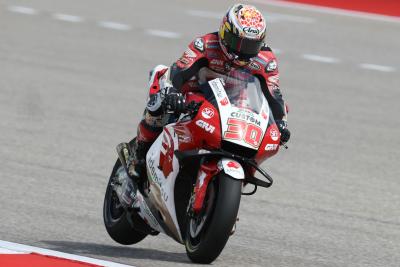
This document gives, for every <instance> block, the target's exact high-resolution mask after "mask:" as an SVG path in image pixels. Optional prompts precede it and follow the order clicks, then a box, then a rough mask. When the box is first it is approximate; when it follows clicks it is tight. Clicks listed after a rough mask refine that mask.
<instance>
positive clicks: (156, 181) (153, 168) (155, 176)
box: [149, 158, 161, 187]
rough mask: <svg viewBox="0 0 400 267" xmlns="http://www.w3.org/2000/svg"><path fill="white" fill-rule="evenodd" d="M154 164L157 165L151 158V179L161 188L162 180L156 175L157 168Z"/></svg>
mask: <svg viewBox="0 0 400 267" xmlns="http://www.w3.org/2000/svg"><path fill="white" fill-rule="evenodd" d="M154 163H155V162H154V159H152V158H150V160H149V169H150V171H149V173H150V177H151V179H152V180H153V181H154V182H155V183H156V184H157V185H158V186H160V187H161V180H160V178H159V177H158V175H157V173H156V168H155V166H154Z"/></svg>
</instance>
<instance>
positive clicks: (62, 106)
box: [0, 0, 400, 267]
mask: <svg viewBox="0 0 400 267" xmlns="http://www.w3.org/2000/svg"><path fill="white" fill-rule="evenodd" d="M229 4H230V3H227V2H223V1H197V2H190V3H189V2H188V1H184V0H182V1H177V0H173V1H168V3H167V1H162V0H160V1H146V2H143V3H142V2H138V1H132V0H129V1H128V0H118V1H117V0H113V1H105V0H86V1H53V0H31V1H28V0H21V1H17V0H3V1H1V3H0V133H1V134H0V147H1V149H0V181H1V186H0V205H1V209H0V211H1V215H0V239H1V240H7V241H11V242H18V243H24V244H28V245H34V246H39V247H44V248H49V249H54V250H59V251H63V252H67V253H75V254H78V255H84V256H89V257H94V258H99V259H106V260H111V261H116V262H120V263H125V264H131V265H135V266H141V267H145V266H146V267H147V266H172V265H174V266H187V264H188V263H190V262H189V261H188V259H187V258H186V255H185V252H184V247H183V246H181V245H180V244H178V243H175V242H174V241H173V240H172V239H170V238H168V237H166V236H162V235H159V236H157V237H149V238H146V239H145V240H144V241H143V242H141V243H139V244H137V245H135V246H127V247H124V246H120V245H118V244H116V243H114V242H113V241H112V240H111V239H110V238H109V237H108V236H107V234H106V231H105V229H104V226H103V222H102V203H103V195H104V192H105V187H106V183H107V178H108V175H109V172H110V171H111V167H112V164H113V162H114V160H115V158H116V153H115V150H114V147H115V145H116V144H117V143H118V142H120V141H123V140H128V139H130V138H131V137H132V136H133V135H134V134H135V128H136V123H137V122H138V121H139V119H140V115H141V112H142V109H143V107H144V99H145V97H146V93H147V92H146V82H147V76H148V70H149V69H151V68H152V67H153V66H155V65H156V64H158V63H163V64H170V63H171V62H172V61H173V60H175V59H176V58H178V57H179V56H180V54H181V53H182V51H184V49H185V47H186V44H187V43H188V42H189V41H190V40H191V39H192V38H193V36H196V35H200V34H202V33H206V32H209V31H213V30H215V29H216V27H217V26H218V25H219V20H217V19H213V18H204V17H203V18H201V17H199V14H203V15H204V16H209V17H212V16H213V14H214V13H204V12H203V13H201V12H200V13H199V12H198V11H199V10H200V11H208V12H217V13H222V12H223V11H224V10H225V9H226V8H227V6H229ZM16 5H17V6H28V7H31V8H34V10H35V11H37V12H31V11H32V10H31V11H28V12H22V13H21V12H15V8H14V11H10V6H16ZM258 6H259V7H260V8H261V9H262V10H265V11H268V12H270V13H271V19H270V20H271V21H270V22H271V23H270V24H269V40H270V42H269V43H270V45H271V46H272V47H273V48H274V47H275V48H279V50H280V53H279V55H278V59H279V62H280V70H281V84H282V89H283V92H284V95H285V97H286V99H287V101H288V103H289V105H290V114H289V125H290V129H291V131H292V140H291V141H290V144H289V149H288V150H285V151H281V153H280V154H279V155H278V156H277V157H275V158H274V159H271V160H270V161H268V162H267V163H266V164H264V167H266V168H267V169H268V170H269V171H270V173H271V175H272V176H273V177H274V178H275V184H274V185H273V186H272V187H271V188H270V189H265V190H262V189H261V190H259V192H258V194H256V195H255V196H252V197H243V200H242V203H241V209H240V221H239V223H238V227H237V232H236V234H235V235H234V236H233V237H232V238H231V239H230V240H229V242H228V244H227V246H226V248H225V250H224V251H223V253H222V254H221V255H220V257H219V258H218V259H217V260H216V261H215V262H214V264H213V265H214V266H230V267H232V266H243V265H246V266H307V267H309V266H399V262H400V209H399V205H400V180H399V176H400V172H399V167H398V166H399V165H398V160H399V158H400V152H399V151H400V149H399V148H400V139H399V133H400V119H399V111H400V109H399V99H400V90H399V84H400V53H399V47H400V35H399V34H398V33H399V31H400V24H399V23H395V22H385V21H377V20H369V19H365V18H353V17H348V16H335V15H332V14H321V13H316V12H311V11H306V10H296V9H291V8H283V7H276V6H271V7H268V6H266V5H262V4H259V5H258ZM11 10H12V9H11ZM188 10H192V13H191V14H192V15H190V14H189V13H187V12H188ZM193 10H194V11H197V13H196V12H193ZM17 11H18V9H17ZM20 11H21V9H20ZM25 11H26V9H25ZM27 13H28V14H27ZM29 13H30V14H29ZM55 13H63V14H71V15H76V16H80V18H84V20H83V21H79V20H77V21H75V22H68V21H65V20H64V21H61V20H59V19H54V17H53V16H54V14H55ZM193 14H197V16H194V15H193ZM266 14H267V13H266ZM64 18H65V17H64ZM70 18H71V17H70ZM72 20H74V19H72ZM75 20H76V19H75ZM70 21H71V19H70ZM99 21H117V22H120V23H124V24H123V25H125V24H126V25H130V27H124V26H121V25H119V26H118V25H117V26H116V27H115V25H116V24H113V25H114V27H111V28H110V27H108V28H105V27H104V26H103V27H101V26H99V24H98V23H99ZM103 25H104V24H103ZM108 25H110V24H108ZM112 28H114V29H112ZM115 28H119V30H117V29H115ZM149 29H150V30H152V31H149ZM154 30H163V31H170V32H173V33H178V34H172V33H165V32H162V33H163V34H161V35H163V36H164V37H161V36H159V35H160V34H159V33H160V32H157V31H154ZM154 32H155V33H156V34H155V35H154ZM157 35H158V36H157ZM166 37H168V38H166ZM310 55H311V56H310ZM360 64H364V65H360ZM384 66H386V67H384Z"/></svg>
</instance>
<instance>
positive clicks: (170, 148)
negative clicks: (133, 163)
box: [146, 124, 183, 243]
mask: <svg viewBox="0 0 400 267" xmlns="http://www.w3.org/2000/svg"><path fill="white" fill-rule="evenodd" d="M160 148H161V149H160ZM177 148H178V135H177V134H175V132H174V129H173V124H170V125H167V126H165V127H164V131H163V132H162V134H160V135H159V136H158V138H157V139H156V141H155V142H154V143H153V145H152V146H151V147H150V150H149V151H148V153H147V156H146V163H147V175H148V179H149V183H150V187H149V194H148V196H149V201H147V203H149V205H150V203H151V205H154V208H155V209H156V210H157V211H158V212H159V215H160V216H158V218H159V219H158V222H159V223H160V225H161V227H162V228H163V230H164V232H165V233H166V234H168V235H170V236H171V237H173V238H175V239H176V240H177V241H178V242H181V243H182V242H183V239H182V236H181V233H180V230H179V224H178V220H177V216H176V211H175V199H174V186H175V180H176V177H177V175H178V173H179V162H178V160H177V158H176V156H175V155H174V150H175V149H177ZM157 211H156V212H157ZM153 214H154V213H153ZM155 217H156V218H157V216H155Z"/></svg>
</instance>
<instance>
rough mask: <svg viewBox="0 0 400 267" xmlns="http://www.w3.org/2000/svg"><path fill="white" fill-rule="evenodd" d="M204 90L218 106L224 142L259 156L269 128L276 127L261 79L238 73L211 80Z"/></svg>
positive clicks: (241, 72) (245, 73) (204, 86)
mask: <svg viewBox="0 0 400 267" xmlns="http://www.w3.org/2000/svg"><path fill="white" fill-rule="evenodd" d="M202 88H203V92H206V91H207V90H208V96H207V99H208V100H209V101H211V102H213V103H214V105H216V106H218V109H219V113H220V123H221V136H222V140H223V142H225V143H226V142H228V143H231V144H235V145H236V146H237V147H243V148H246V149H251V150H253V151H254V153H251V154H253V155H255V154H257V151H258V150H259V149H260V147H261V145H262V144H263V140H264V137H265V135H266V132H268V128H269V126H270V125H272V124H274V119H273V115H272V112H271V109H270V107H269V105H268V101H267V99H266V98H265V96H264V94H263V92H262V89H261V85H260V82H259V80H258V78H256V77H255V76H253V75H251V74H250V73H247V72H245V71H242V70H239V71H238V70H235V71H231V72H230V73H229V74H228V75H226V76H223V75H222V77H219V78H216V79H213V80H211V81H209V82H208V83H207V84H205V85H203V86H202ZM207 88H208V89H207ZM210 91H211V92H212V93H210ZM238 152H239V151H238Z"/></svg>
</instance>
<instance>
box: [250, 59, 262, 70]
mask: <svg viewBox="0 0 400 267" xmlns="http://www.w3.org/2000/svg"><path fill="white" fill-rule="evenodd" d="M249 67H250V68H251V69H253V70H260V69H261V67H260V65H258V64H257V63H256V62H254V61H251V62H250V64H249Z"/></svg>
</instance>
